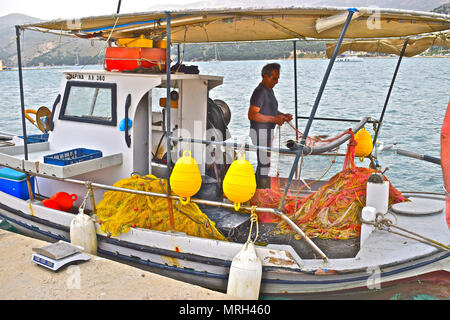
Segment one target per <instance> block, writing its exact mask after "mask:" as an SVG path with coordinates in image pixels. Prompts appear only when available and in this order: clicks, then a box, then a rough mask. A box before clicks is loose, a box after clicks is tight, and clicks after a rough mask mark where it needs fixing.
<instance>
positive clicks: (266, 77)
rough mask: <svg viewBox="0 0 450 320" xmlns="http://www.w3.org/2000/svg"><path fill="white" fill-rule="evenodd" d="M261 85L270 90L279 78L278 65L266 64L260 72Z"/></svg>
mask: <svg viewBox="0 0 450 320" xmlns="http://www.w3.org/2000/svg"><path fill="white" fill-rule="evenodd" d="M261 77H262V78H263V80H262V84H263V85H264V86H265V87H267V88H270V89H272V88H273V87H275V85H276V84H277V83H278V79H279V78H280V65H279V64H278V63H269V64H266V65H265V66H264V67H263V68H262V70H261Z"/></svg>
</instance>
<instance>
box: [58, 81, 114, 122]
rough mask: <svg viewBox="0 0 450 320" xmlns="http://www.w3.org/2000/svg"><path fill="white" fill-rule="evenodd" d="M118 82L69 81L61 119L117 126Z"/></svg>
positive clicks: (60, 115)
mask: <svg viewBox="0 0 450 320" xmlns="http://www.w3.org/2000/svg"><path fill="white" fill-rule="evenodd" d="M116 97H117V91H116V84H115V83H95V82H79V81H69V82H67V85H66V90H65V92H64V99H63V102H62V106H61V112H60V114H59V119H62V120H70V121H78V122H89V123H97V124H104V125H111V126H115V125H116V124H117V120H116Z"/></svg>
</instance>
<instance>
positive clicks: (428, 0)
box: [146, 0, 448, 11]
mask: <svg viewBox="0 0 450 320" xmlns="http://www.w3.org/2000/svg"><path fill="white" fill-rule="evenodd" d="M447 1H448V0H302V1H299V0H277V1H273V0H245V1H242V0H200V1H198V2H193V3H189V4H186V5H183V4H180V5H169V6H168V5H167V4H164V3H162V4H155V5H152V6H149V7H148V8H146V9H147V10H148V11H151V10H181V9H186V8H190V9H204V8H260V7H292V6H295V7H298V6H320V7H323V6H329V7H370V6H376V7H379V8H392V9H405V10H416V11H430V10H432V9H434V8H436V7H438V6H440V5H442V4H444V3H446V2H447Z"/></svg>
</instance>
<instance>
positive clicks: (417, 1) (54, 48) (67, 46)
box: [0, 0, 450, 67]
mask: <svg viewBox="0 0 450 320" xmlns="http://www.w3.org/2000/svg"><path fill="white" fill-rule="evenodd" d="M375 4H376V6H378V7H381V8H394V9H408V10H421V11H433V12H439V13H446V14H449V11H450V3H448V0H427V1H423V0H377V1H374V0H303V1H298V0H277V2H276V5H275V6H278V7H291V6H333V7H355V6H356V7H358V6H361V7H362V6H365V7H368V6H373V5H375ZM269 6H271V7H273V6H274V1H273V0H245V1H242V0H204V1H198V2H194V3H191V4H189V5H188V6H184V5H172V6H166V5H164V6H163V5H153V6H151V7H147V8H144V9H143V10H144V11H152V10H175V9H178V10H181V9H186V8H191V9H204V8H225V7H229V8H230V7H232V8H238V7H240V8H244V7H269ZM39 21H40V19H38V18H34V17H30V16H26V15H23V14H17V13H14V14H9V15H6V16H3V17H0V43H2V46H0V60H3V64H4V65H6V66H9V67H15V66H16V65H17V52H16V39H15V38H16V37H15V28H14V26H15V25H17V24H25V23H34V22H39ZM22 37H23V38H24V39H25V41H22V42H21V45H22V60H23V64H24V66H39V65H75V64H80V65H85V64H102V63H103V58H104V51H103V49H104V46H105V42H104V41H89V40H86V39H76V38H69V37H59V36H57V35H51V34H44V33H40V32H34V31H29V30H27V31H25V32H24V33H23V34H22ZM297 50H298V51H299V52H297V53H299V55H300V56H305V57H319V56H321V55H322V53H323V51H324V50H325V44H324V43H323V42H314V43H305V42H301V41H299V42H298V43H297ZM173 52H174V53H175V54H176V50H174V51H173ZM292 55H293V52H292V42H290V41H288V42H277V43H256V44H251V45H250V44H246V43H242V44H226V45H225V44H223V45H222V44H218V45H216V46H215V45H213V44H204V45H186V48H185V61H198V60H212V59H220V60H258V59H283V58H289V57H292Z"/></svg>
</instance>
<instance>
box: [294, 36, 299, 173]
mask: <svg viewBox="0 0 450 320" xmlns="http://www.w3.org/2000/svg"><path fill="white" fill-rule="evenodd" d="M293 45H294V105H295V114H294V117H295V141H298V100H297V41H296V40H294V41H293ZM298 174H299V173H298V171H297V170H295V178H296V179H298Z"/></svg>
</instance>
